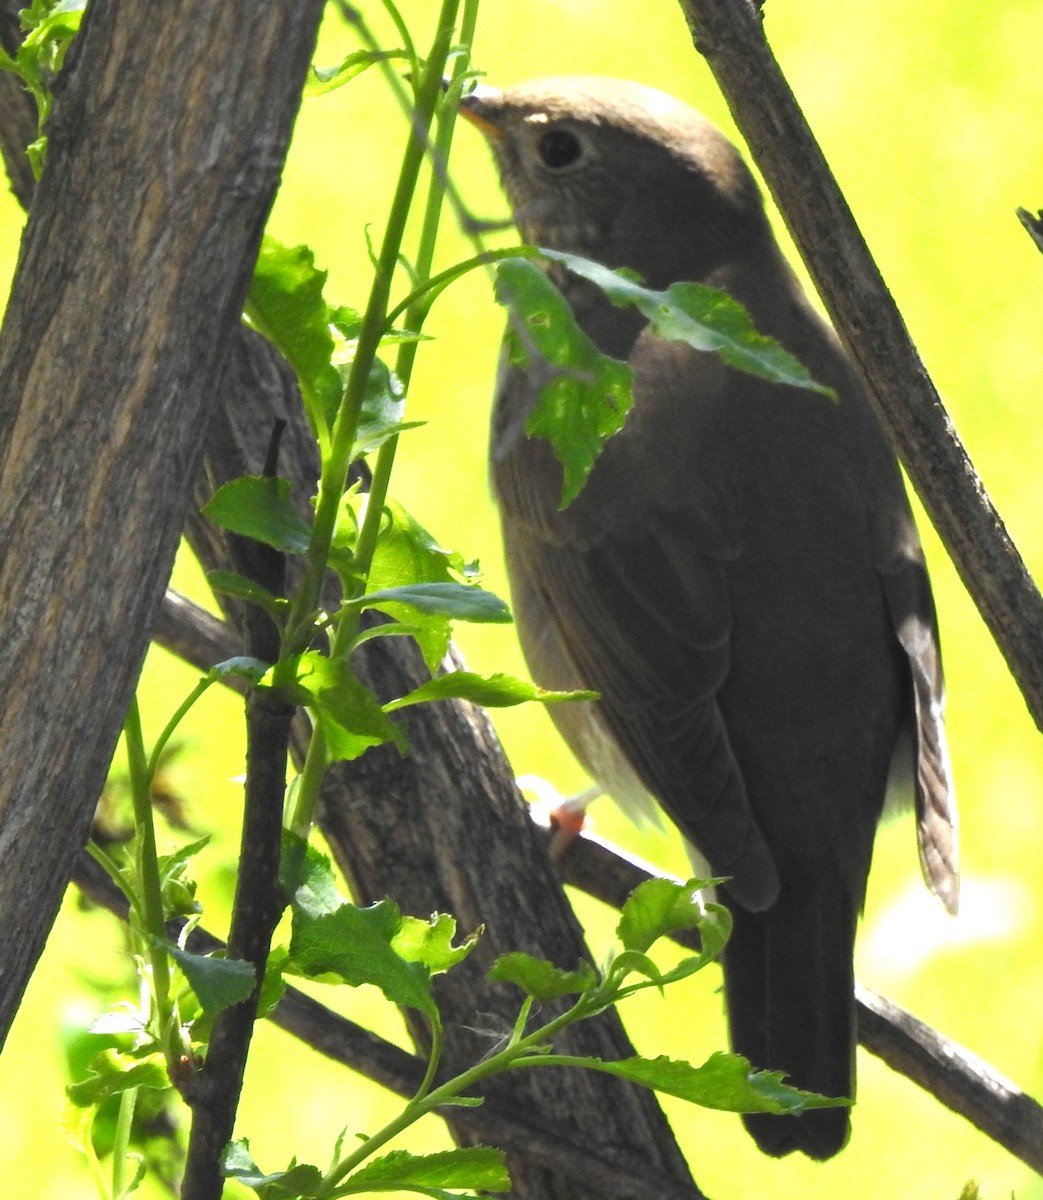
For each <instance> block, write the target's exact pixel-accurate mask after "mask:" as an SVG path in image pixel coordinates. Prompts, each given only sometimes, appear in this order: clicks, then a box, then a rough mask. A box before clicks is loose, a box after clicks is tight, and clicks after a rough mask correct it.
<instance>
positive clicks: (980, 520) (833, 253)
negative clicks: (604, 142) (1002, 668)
mask: <svg viewBox="0 0 1043 1200" xmlns="http://www.w3.org/2000/svg"><path fill="white" fill-rule="evenodd" d="M680 3H681V7H682V9H683V10H684V13H685V17H686V18H687V20H688V24H689V26H690V27H691V30H692V34H693V37H694V40H695V45H696V49H697V50H699V51H700V52H701V53H702V54H704V55H705V57H706V60H707V62H708V63H709V66H710V69H711V70H712V71H713V74H714V77H715V78H716V80H717V83H718V85H719V87H720V89H721V91H722V92H723V93H724V96H725V99H726V100H727V102H728V107H729V108H730V109H731V113H732V116H733V117H734V119H735V123H736V125H737V126H738V127H739V129H740V130H741V132H742V135H743V137H744V138H745V139H746V142H747V144H748V145H749V148H750V152H751V153H752V155H753V157H754V159H755V160H756V163H757V166H758V167H759V168H760V170H761V173H762V174H763V176H764V179H765V181H766V183H767V185H768V187H769V188H770V189H771V193H772V195H773V197H774V198H775V202H776V203H777V204H778V206H779V210H780V211H781V213H782V216H783V218H784V220H785V221H786V224H787V226H788V228H789V230H790V233H791V234H792V235H793V239H794V241H795V242H796V244H797V247H798V249H799V250H800V253H801V256H802V257H803V259H804V262H805V263H806V264H807V267H808V270H809V272H810V273H811V276H812V278H813V279H814V281H815V285H816V287H817V288H818V291H819V294H820V295H821V297H822V300H823V302H824V304H825V306H826V308H827V310H828V311H829V315H830V317H831V318H832V320H833V323H834V325H835V326H836V329H837V332H838V333H839V334H840V337H841V339H842V340H843V341H844V343H845V345H846V346H847V349H848V351H849V352H850V354H851V356H852V358H853V359H854V361H855V364H856V365H857V367H858V368H859V370H860V371H861V374H862V377H863V378H864V380H865V381H866V383H867V385H868V388H869V393H870V398H871V399H872V400H873V403H874V406H875V408H876V410H877V413H878V415H879V417H880V419H881V421H882V423H883V425H884V428H885V430H886V431H887V432H888V435H889V436H890V438H891V440H892V442H893V443H894V445H895V448H896V450H897V451H898V454H899V456H900V458H901V459H902V462H903V463H904V464H905V466H906V468H907V470H908V472H909V476H910V478H911V479H912V481H913V484H914V486H915V488H916V490H917V492H918V494H919V496H920V498H921V500H922V501H923V503H924V507H925V508H926V509H927V512H928V514H929V515H930V518H931V520H932V521H933V522H934V525H935V527H936V528H937V530H938V533H939V535H940V536H941V538H942V541H943V542H944V543H945V546H946V548H947V550H948V551H949V554H950V555H951V557H952V560H953V562H954V564H955V565H956V569H957V571H958V572H959V574H960V577H961V579H962V580H963V583H964V586H965V587H966V588H967V590H968V592H969V593H970V595H971V596H972V598H973V599H974V602H975V603H976V604H977V606H978V609H979V611H980V612H981V614H982V617H983V618H984V619H985V623H986V624H987V625H988V627H989V630H990V631H991V633H992V635H993V637H994V638H995V639H996V643H997V645H998V646H999V648H1000V650H1001V652H1002V654H1003V656H1004V658H1005V659H1006V661H1007V665H1008V667H1009V668H1010V671H1011V673H1012V675H1013V676H1014V678H1015V680H1016V681H1017V683H1018V686H1019V687H1020V688H1021V691H1022V693H1023V695H1024V697H1025V700H1026V702H1027V703H1028V707H1029V709H1030V711H1031V712H1032V715H1033V717H1034V719H1035V721H1036V724H1037V726H1039V727H1040V728H1043V599H1041V597H1040V594H1039V591H1038V590H1037V588H1036V585H1035V584H1034V582H1033V580H1032V577H1031V576H1030V574H1029V572H1028V570H1027V568H1026V566H1025V564H1024V562H1023V561H1022V559H1021V556H1020V555H1019V553H1018V550H1017V548H1016V547H1015V545H1014V543H1013V542H1012V541H1011V539H1010V538H1009V536H1008V535H1007V532H1006V530H1005V529H1004V527H1003V522H1002V521H1001V520H1000V517H999V514H998V513H997V512H996V510H995V508H994V507H993V506H992V503H991V502H990V500H989V498H988V496H987V495H986V492H985V488H984V487H983V485H982V482H981V480H980V479H979V478H978V475H977V473H976V472H975V470H974V467H973V465H972V463H971V461H970V458H969V457H968V455H967V452H966V450H965V449H964V447H963V445H962V444H961V442H960V440H959V438H958V436H957V434H956V431H955V429H954V428H953V425H952V422H951V420H950V419H949V416H948V414H947V413H946V411H945V409H944V407H943V406H942V402H941V400H940V398H939V396H938V392H937V390H936V389H935V386H934V384H933V383H932V381H931V379H930V376H929V375H928V374H927V371H926V369H925V367H924V365H923V363H922V362H921V361H920V357H919V355H918V354H917V352H916V348H915V347H914V346H913V343H912V341H911V340H910V338H909V334H908V332H907V330H906V328H905V325H904V323H903V321H902V318H901V315H900V313H899V312H898V309H897V307H896V306H895V302H894V300H893V299H892V297H891V294H890V292H888V290H887V287H886V286H885V284H884V281H883V279H882V278H881V276H880V272H879V270H878V269H877V266H876V264H875V262H874V261H873V259H872V256H871V255H870V253H869V250H868V249H867V247H866V244H865V242H864V241H863V239H862V235H861V233H860V232H859V229H858V226H857V225H856V223H855V220H854V218H853V216H852V215H851V211H850V209H849V208H848V206H847V202H846V201H845V199H844V197H843V195H842V193H841V191H840V189H839V187H838V186H837V183H836V180H835V179H834V178H833V176H832V174H831V173H830V170H829V167H828V165H827V164H826V161H825V158H824V157H823V154H822V151H821V149H820V148H819V146H818V144H817V142H816V141H815V139H814V137H813V135H812V133H811V130H810V129H809V127H808V124H807V122H806V121H805V119H804V115H803V113H802V112H801V110H800V108H799V106H798V105H797V102H796V100H795V99H794V97H793V93H792V92H791V91H790V88H789V85H788V84H787V82H786V80H785V78H784V77H783V75H782V72H781V70H780V69H779V65H778V63H777V62H776V61H775V58H774V56H773V55H772V53H771V50H770V48H769V46H768V43H767V41H766V40H765V37H764V31H763V28H762V22H761V11H760V8H759V7H758V6H757V5H755V4H753V3H751V2H750V0H680Z"/></svg>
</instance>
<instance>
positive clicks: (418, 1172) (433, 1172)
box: [345, 1146, 511, 1195]
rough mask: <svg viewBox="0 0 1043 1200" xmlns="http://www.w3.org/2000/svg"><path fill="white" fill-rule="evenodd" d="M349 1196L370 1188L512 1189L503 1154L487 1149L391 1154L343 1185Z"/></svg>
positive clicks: (378, 1159)
mask: <svg viewBox="0 0 1043 1200" xmlns="http://www.w3.org/2000/svg"><path fill="white" fill-rule="evenodd" d="M345 1182H346V1183H347V1184H348V1185H349V1191H348V1192H347V1193H346V1194H348V1195H350V1194H351V1193H352V1192H357V1191H363V1190H366V1189H369V1188H372V1189H373V1190H375V1191H382V1192H383V1191H391V1190H392V1189H393V1188H396V1189H400V1188H410V1189H413V1190H416V1189H420V1188H471V1189H473V1190H474V1191H487V1192H506V1191H508V1190H509V1188H510V1186H511V1179H510V1176H509V1175H508V1174H507V1166H506V1163H505V1162H504V1157H503V1154H502V1153H501V1152H500V1151H499V1150H494V1149H492V1148H491V1147H489V1146H470V1147H464V1148H461V1149H458V1150H442V1151H439V1152H437V1153H434V1154H410V1153H409V1152H408V1151H407V1150H393V1151H392V1152H391V1153H390V1154H385V1155H383V1156H382V1157H380V1158H374V1159H372V1160H371V1161H370V1162H367V1163H365V1164H364V1165H363V1166H361V1167H360V1168H359V1169H358V1170H357V1171H355V1172H353V1173H352V1174H351V1175H350V1176H349V1177H348V1178H347V1180H346V1181H345Z"/></svg>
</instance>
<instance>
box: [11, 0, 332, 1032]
mask: <svg viewBox="0 0 1043 1200" xmlns="http://www.w3.org/2000/svg"><path fill="white" fill-rule="evenodd" d="M322 10H323V3H322V0H269V2H268V3H266V4H264V5H257V4H256V3H253V2H252V0H224V2H223V3H221V4H214V3H212V0H181V3H178V4H176V5H172V4H161V5H153V4H140V3H137V0H93V3H92V4H91V5H90V6H89V8H88V10H87V12H86V15H85V18H84V21H83V26H82V28H81V31H80V34H79V36H78V38H77V42H76V48H75V55H74V56H73V58H74V61H73V62H71V63H70V64H69V67H68V69H67V70H66V72H65V73H64V74H63V77H62V80H61V88H60V94H59V95H58V96H57V99H56V101H55V106H54V111H53V116H52V118H51V122H50V125H49V128H48V135H49V146H50V149H49V151H48V164H47V168H46V170H45V172H44V175H43V179H42V180H41V182H40V184H39V186H38V188H37V190H36V195H35V197H34V199H33V209H32V213H31V215H30V218H29V223H28V226H27V229H26V234H25V238H24V241H23V244H22V249H21V256H20V259H19V265H18V271H17V274H16V276H15V280H14V285H13V288H12V292H11V299H10V303H9V306H8V309H7V315H6V318H5V321H4V326H3V331H2V334H0V595H2V596H3V598H4V604H3V611H2V613H0V644H2V645H3V648H4V649H3V654H2V656H0V692H2V694H3V696H4V704H5V712H4V719H3V723H2V727H0V930H2V933H0V1040H2V1039H3V1038H4V1037H5V1036H6V1032H7V1030H8V1028H9V1026H10V1022H11V1020H12V1017H13V1015H14V1012H15V1010H16V1008H17V1005H18V1003H19V1000H20V998H21V995H22V991H23V989H24V987H25V983H26V981H27V979H28V977H29V974H30V972H31V971H32V968H33V966H34V964H35V962H36V959H37V957H38V955H39V953H40V951H41V949H42V947H43V943H44V939H45V938H46V936H47V932H48V930H49V929H50V927H51V923H52V921H53V920H54V915H55V913H56V911H57V907H58V903H59V900H60V899H61V895H62V892H63V891H64V889H65V885H66V883H67V882H68V879H69V873H70V870H71V867H72V863H73V861H74V859H75V856H76V854H77V852H78V851H79V850H80V848H81V847H82V846H83V843H84V841H85V839H86V836H87V832H88V829H89V827H90V821H91V816H92V813H93V809H94V804H95V801H96V799H97V796H98V794H99V793H100V791H101V787H102V784H103V782H104V779H105V773H106V770H107V768H108V764H109V761H110V759H111V757H112V751H113V747H114V746H115V743H116V738H117V736H118V733H119V729H120V725H121V723H122V721H123V718H124V715H125V714H126V711H127V706H128V704H129V702H130V697H131V694H132V692H133V689H134V684H135V681H136V679H137V676H138V672H139V670H140V667H141V662H142V659H143V657H144V654H145V649H146V647H147V645H148V636H149V631H150V629H151V627H152V622H153V618H154V616H155V612H156V609H157V608H158V606H159V602H160V599H161V597H162V595H163V589H164V586H165V584H166V580H167V577H168V575H169V572H170V566H171V563H172V562H173V558H174V551H175V548H176V546H177V541H178V537H179V535H180V532H181V528H182V526H183V522H184V511H185V504H186V500H187V495H188V491H189V488H190V486H191V481H192V479H193V477H194V475H195V464H196V462H197V460H198V456H199V452H200V449H201V446H202V442H203V439H204V437H205V433H206V428H207V425H208V423H209V415H210V411H211V408H212V398H213V396H214V395H215V393H216V390H217V383H218V380H219V378H220V374H221V368H222V364H223V362H224V358H225V355H226V353H227V348H228V344H229V340H230V337H231V335H232V333H233V331H234V330H235V328H236V326H237V324H238V321H239V315H240V313H241V311H242V302H243V298H244V295H245V292H246V288H247V285H248V282H249V278H250V272H251V268H252V265H253V261H254V258H255V255H256V251H257V245H258V242H259V239H260V235H261V230H262V228H263V226H264V222H265V219H266V217H267V214H268V210H269V208H270V206H271V202H272V198H273V196H274V194H275V189H276V186H277V184H278V181H279V175H280V170H281V166H282V161H283V157H284V155H285V151H286V146H287V143H288V140H289V136H290V130H291V127H292V124H293V118H294V116H295V114H296V111H297V106H298V103H299V96H300V90H301V85H302V83H303V80H304V77H305V72H306V70H307V66H308V62H309V58H310V54H311V49H312V46H313V44H314V40H315V34H316V30H317V27H318V22H319V18H320V16H321V13H322ZM247 30H248V31H249V36H246V35H245V31H247ZM157 46H161V47H162V50H163V52H162V53H156V47H157ZM171 130H175V131H176V136H170V131H171Z"/></svg>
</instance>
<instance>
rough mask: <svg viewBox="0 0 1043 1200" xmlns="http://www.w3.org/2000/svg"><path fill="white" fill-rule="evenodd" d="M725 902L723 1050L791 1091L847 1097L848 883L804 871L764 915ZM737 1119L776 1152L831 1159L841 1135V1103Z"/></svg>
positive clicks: (850, 1006)
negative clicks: (726, 1037) (728, 922)
mask: <svg viewBox="0 0 1043 1200" xmlns="http://www.w3.org/2000/svg"><path fill="white" fill-rule="evenodd" d="M815 874H817V873H815ZM731 907H732V915H733V918H734V927H733V930H732V936H731V939H730V940H729V943H728V945H727V947H726V948H725V953H724V969H725V975H724V978H725V996H726V1000H727V1004H728V1023H729V1027H730V1031H731V1041H732V1049H733V1050H734V1051H735V1052H736V1053H737V1054H742V1055H743V1056H744V1057H746V1058H748V1059H749V1060H750V1062H751V1063H752V1064H753V1066H754V1067H758V1068H763V1069H767V1070H773V1071H782V1072H783V1073H784V1074H785V1075H786V1076H787V1082H789V1083H791V1084H793V1085H794V1086H795V1087H799V1088H802V1089H804V1090H805V1091H812V1092H818V1093H820V1094H822V1095H825V1096H843V1097H847V1098H850V1099H854V1087H855V1043H856V1027H855V997H854V970H853V967H852V953H853V949H854V940H855V923H856V919H857V911H856V905H855V904H854V903H853V902H852V900H851V897H850V895H849V892H848V889H846V888H845V887H843V885H842V884H840V883H839V881H837V880H835V879H834V880H832V881H823V880H822V879H821V878H817V879H816V878H814V877H812V878H808V879H806V880H801V881H797V882H796V883H794V882H792V881H791V882H789V883H787V884H785V885H784V886H783V887H782V889H781V894H780V898H779V901H778V902H777V903H776V904H775V905H774V906H773V907H772V908H771V909H769V910H768V911H767V912H762V913H749V912H746V911H745V910H743V909H741V908H739V907H738V906H737V905H733V906H731ZM743 1120H744V1122H745V1124H746V1127H747V1129H748V1130H749V1132H750V1133H751V1135H752V1136H753V1138H754V1140H755V1141H756V1142H757V1144H758V1146H760V1148H761V1149H762V1150H763V1151H764V1152H765V1153H766V1154H771V1155H775V1156H777V1157H778V1156H782V1155H785V1154H789V1153H791V1152H792V1151H794V1150H801V1151H803V1152H804V1153H805V1154H807V1155H808V1156H809V1157H811V1158H815V1159H826V1158H831V1157H832V1156H833V1155H834V1154H836V1153H837V1152H838V1151H840V1150H841V1149H842V1148H843V1146H844V1144H845V1143H846V1141H847V1139H848V1134H849V1132H850V1110H849V1109H848V1108H824V1109H812V1110H810V1111H808V1112H805V1113H803V1114H801V1115H800V1116H772V1115H768V1114H764V1113H756V1114H752V1115H749V1116H746V1117H744V1118H743Z"/></svg>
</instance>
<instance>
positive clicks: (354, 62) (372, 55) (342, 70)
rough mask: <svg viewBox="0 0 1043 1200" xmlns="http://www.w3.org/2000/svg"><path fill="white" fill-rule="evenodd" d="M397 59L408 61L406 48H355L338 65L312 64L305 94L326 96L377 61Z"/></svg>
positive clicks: (305, 85) (305, 86)
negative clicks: (322, 65) (321, 65)
mask: <svg viewBox="0 0 1043 1200" xmlns="http://www.w3.org/2000/svg"><path fill="white" fill-rule="evenodd" d="M396 59H405V60H406V61H408V59H409V56H408V55H407V54H406V52H405V51H404V50H355V51H353V52H352V53H351V54H349V55H348V56H347V58H344V59H342V60H341V61H340V62H339V63H337V65H336V66H333V67H316V66H312V67H310V68H309V70H308V78H307V81H306V82H305V84H304V95H305V96H325V95H326V93H327V92H332V91H334V90H335V89H336V88H339V87H343V86H344V84H346V83H350V81H351V80H352V79H354V78H355V77H356V76H357V75H361V74H362V72H363V71H366V70H368V69H369V68H370V67H372V66H375V65H376V64H377V63H382V62H394V61H395V60H396Z"/></svg>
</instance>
